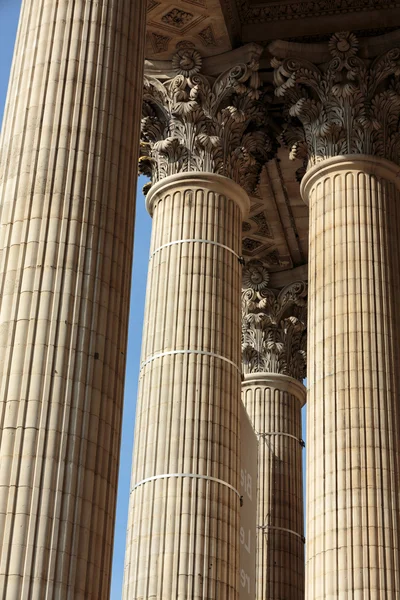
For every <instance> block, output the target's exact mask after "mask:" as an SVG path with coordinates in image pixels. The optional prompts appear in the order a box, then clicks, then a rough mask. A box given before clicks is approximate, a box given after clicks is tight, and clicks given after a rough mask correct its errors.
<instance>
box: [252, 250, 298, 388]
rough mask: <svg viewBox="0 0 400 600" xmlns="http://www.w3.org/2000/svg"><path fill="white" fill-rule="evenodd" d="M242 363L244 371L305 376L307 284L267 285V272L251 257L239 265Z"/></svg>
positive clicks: (296, 376)
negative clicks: (251, 260) (241, 277)
mask: <svg viewBox="0 0 400 600" xmlns="http://www.w3.org/2000/svg"><path fill="white" fill-rule="evenodd" d="M242 285H243V290H242V367H243V372H244V373H245V374H247V373H257V372H266V373H281V374H284V375H289V376H290V377H294V378H296V379H298V380H300V381H302V380H303V379H304V378H305V376H306V344H307V333H306V330H307V301H306V298H307V284H306V283H304V282H302V281H300V282H294V283H291V284H290V285H288V286H286V287H285V288H283V289H282V290H273V289H271V288H270V287H269V273H268V271H267V269H265V267H263V266H262V264H260V263H258V262H256V261H254V262H251V263H249V264H248V265H246V266H245V267H244V269H243V284H242Z"/></svg>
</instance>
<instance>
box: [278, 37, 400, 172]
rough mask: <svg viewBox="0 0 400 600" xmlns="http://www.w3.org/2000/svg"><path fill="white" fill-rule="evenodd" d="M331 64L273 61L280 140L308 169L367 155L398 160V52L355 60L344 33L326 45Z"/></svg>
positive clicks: (355, 43) (353, 41)
mask: <svg viewBox="0 0 400 600" xmlns="http://www.w3.org/2000/svg"><path fill="white" fill-rule="evenodd" d="M329 50H330V54H331V56H332V58H331V60H330V61H329V62H328V63H327V64H325V65H320V66H316V65H314V64H312V63H311V62H308V61H305V60H301V59H296V58H287V59H285V60H278V59H273V61H272V65H273V66H274V68H275V85H276V91H275V93H276V95H277V96H278V97H280V98H282V99H283V100H284V102H285V105H286V108H287V117H288V126H287V127H286V129H285V130H284V133H283V136H282V137H283V141H284V142H285V143H286V144H287V145H288V146H289V147H290V150H291V158H300V159H302V160H303V161H305V166H306V167H310V166H312V165H314V164H315V163H317V162H319V161H322V160H324V159H326V158H330V157H333V156H339V155H349V154H367V155H374V156H378V157H381V158H386V159H388V160H392V161H394V162H395V163H397V164H398V163H399V161H400V133H399V118H400V80H399V76H400V48H394V49H392V50H390V51H388V52H386V53H385V54H384V55H382V56H380V57H378V58H376V59H375V60H374V61H367V60H363V59H361V58H360V57H359V56H358V40H357V38H356V36H355V35H354V34H352V33H349V32H342V33H336V34H335V35H334V36H332V38H331V40H330V42H329Z"/></svg>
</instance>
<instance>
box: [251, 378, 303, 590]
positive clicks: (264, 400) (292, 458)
mask: <svg viewBox="0 0 400 600" xmlns="http://www.w3.org/2000/svg"><path fill="white" fill-rule="evenodd" d="M305 396H306V389H305V387H304V386H303V384H301V383H300V382H299V381H297V380H295V379H293V378H292V377H288V376H287V375H281V374H277V373H252V374H249V375H245V377H244V381H243V383H242V397H243V402H244V405H245V407H246V410H247V412H248V415H249V417H250V420H251V422H252V424H253V427H254V430H255V432H256V433H257V435H258V438H259V446H258V448H259V450H258V515H257V527H258V531H257V554H256V556H257V579H256V600H265V599H268V600H275V599H276V600H278V599H281V598H290V599H291V600H303V599H304V537H303V536H304V519H303V482H302V443H301V408H302V406H303V405H304V403H305V399H306V398H305Z"/></svg>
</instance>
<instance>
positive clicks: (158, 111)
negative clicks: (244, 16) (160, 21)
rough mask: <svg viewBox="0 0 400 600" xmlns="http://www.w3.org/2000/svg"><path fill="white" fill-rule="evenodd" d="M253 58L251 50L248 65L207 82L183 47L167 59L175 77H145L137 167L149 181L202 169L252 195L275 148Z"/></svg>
mask: <svg viewBox="0 0 400 600" xmlns="http://www.w3.org/2000/svg"><path fill="white" fill-rule="evenodd" d="M260 51H261V49H260ZM258 58H259V53H257V52H256V51H255V52H254V55H253V58H252V59H251V60H250V62H249V63H248V64H238V65H237V66H235V68H232V69H230V70H228V71H227V72H225V73H223V74H222V75H220V76H219V77H218V78H217V79H213V78H210V77H206V76H205V75H203V74H202V73H201V70H202V59H201V56H200V54H199V53H198V52H197V51H196V50H194V49H191V48H183V49H181V50H179V51H178V53H177V54H176V55H175V56H174V58H173V61H172V68H173V70H174V71H175V73H176V76H175V77H173V78H172V79H168V80H167V81H160V80H159V79H156V78H154V77H146V78H145V82H144V102H143V118H142V136H141V158H140V163H139V169H140V172H141V173H142V174H144V175H147V176H149V177H150V179H151V183H155V182H157V181H159V180H161V179H163V178H164V177H167V176H168V175H173V174H175V173H181V172H190V171H203V172H211V173H218V174H220V175H225V176H226V177H229V178H231V179H232V180H234V181H235V182H236V183H238V184H239V185H241V186H242V187H243V188H244V189H245V190H246V191H247V192H248V193H252V191H253V190H254V189H255V188H256V186H257V184H258V179H259V175H260V172H261V169H262V166H263V165H264V164H265V162H266V161H267V160H268V159H269V158H270V157H271V156H272V155H273V153H274V152H273V151H274V146H275V144H274V142H273V141H272V138H271V137H270V136H269V134H268V119H267V114H266V108H265V106H266V104H265V98H262V99H261V91H260V80H259V75H258V71H257V69H258ZM261 100H262V101H261Z"/></svg>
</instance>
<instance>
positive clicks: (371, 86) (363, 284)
mask: <svg viewBox="0 0 400 600" xmlns="http://www.w3.org/2000/svg"><path fill="white" fill-rule="evenodd" d="M329 47H330V49H331V53H332V55H333V58H332V60H331V62H330V63H328V64H327V65H325V66H324V68H321V69H319V68H317V67H315V66H313V65H311V66H310V64H309V63H306V64H305V63H303V62H302V61H290V60H288V61H283V62H282V63H280V64H278V65H276V66H277V81H278V84H279V87H278V93H282V94H283V95H284V96H286V97H287V99H288V100H289V101H290V103H291V106H292V108H291V113H292V114H293V115H296V116H297V117H298V118H299V119H300V121H301V122H302V124H303V126H304V130H303V131H304V134H305V139H303V140H301V141H300V142H297V144H298V145H297V147H295V152H296V150H297V149H298V148H300V149H301V151H302V152H303V151H304V152H305V153H307V156H308V171H307V173H306V175H305V177H304V179H303V182H302V194H303V198H304V199H305V201H306V202H308V203H309V206H310V254H309V273H310V276H309V281H310V293H309V298H310V299H309V333H308V339H309V351H308V365H309V366H308V388H309V396H308V411H307V413H308V427H307V440H308V455H307V460H308V462H307V511H308V512H307V598H309V599H310V600H311V599H312V600H317V599H322V598H323V599H324V600H327V599H332V600H333V599H334V598H335V599H336V598H387V599H388V600H389V599H390V600H395V599H396V598H398V597H399V596H400V553H399V548H400V483H399V476H398V474H399V468H400V456H399V439H400V435H399V434H400V404H399V393H400V370H399V345H400V317H399V311H398V310H397V307H396V302H397V297H398V293H399V289H400V269H399V262H400V252H399V232H400V185H399V174H400V169H399V167H398V163H399V154H398V152H399V133H398V124H399V115H400V101H399V98H400V94H399V90H400V82H399V79H398V75H399V64H400V49H394V50H390V51H389V52H387V53H386V54H385V55H383V56H381V57H378V58H377V59H375V61H374V62H373V63H372V64H371V65H368V64H367V63H364V62H363V61H362V60H361V59H360V58H358V56H357V40H356V38H355V36H354V35H352V34H345V33H342V34H337V35H335V36H333V38H332V39H331V42H330V46H329ZM305 69H307V75H306V72H305ZM288 82H290V83H288ZM316 84H318V85H316ZM309 86H310V87H309ZM285 90H286V91H285ZM310 90H311V91H310ZM296 94H297V98H296V97H295V96H296ZM300 95H302V99H300ZM294 100H295V103H294V104H293V101H294Z"/></svg>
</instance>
